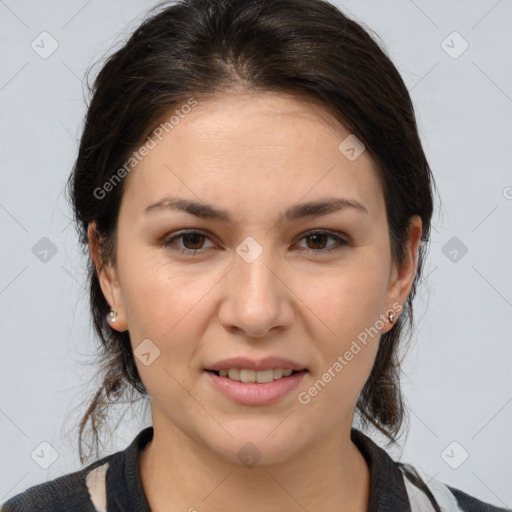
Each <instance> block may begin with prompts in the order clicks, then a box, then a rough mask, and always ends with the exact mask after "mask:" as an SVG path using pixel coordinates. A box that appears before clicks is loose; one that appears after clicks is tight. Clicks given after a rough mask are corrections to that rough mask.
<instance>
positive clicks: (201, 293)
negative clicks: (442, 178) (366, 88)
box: [100, 93, 421, 463]
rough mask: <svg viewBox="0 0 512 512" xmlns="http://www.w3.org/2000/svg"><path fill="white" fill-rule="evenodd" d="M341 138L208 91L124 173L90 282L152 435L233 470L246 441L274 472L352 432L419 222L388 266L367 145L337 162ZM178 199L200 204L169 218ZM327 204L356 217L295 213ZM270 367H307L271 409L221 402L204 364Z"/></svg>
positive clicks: (293, 104) (308, 114)
mask: <svg viewBox="0 0 512 512" xmlns="http://www.w3.org/2000/svg"><path fill="white" fill-rule="evenodd" d="M349 135H350V131H349V130H347V129H346V128H345V127H344V126H343V125H341V124H339V123H338V122H336V121H335V120H334V119H333V118H332V117H331V116H330V115H329V113H328V112H327V111H326V110H324V109H323V108H322V107H320V106H318V105H315V104H313V103H309V102H304V101H299V100H298V99H296V98H292V97H287V96H283V95H275V94H270V93H265V94H261V95H257V96H256V95H248V94H241V93H240V94H233V95H229V96H227V95H225V96H216V97H211V98H210V99H207V100H204V99H201V100H200V101H198V104H197V106H195V107H194V108H193V109H191V111H190V112H189V113H188V114H187V115H185V116H182V117H181V118H180V120H179V124H177V125H175V126H174V128H173V129H172V130H170V131H169V133H168V134H166V135H165V137H162V138H161V140H160V141H158V139H156V140H157V144H156V145H155V146H154V147H153V149H151V150H150V151H149V152H148V154H147V155H146V156H145V157H144V158H143V159H142V160H141V161H140V163H139V164H138V165H137V166H136V168H135V169H134V170H133V171H131V173H130V174H129V176H128V177H127V178H126V180H127V181H126V183H125V189H124V192H123V199H122V203H121V207H120V212H119V219H118V246H117V261H116V264H115V266H113V265H111V266H110V267H108V268H107V269H106V270H105V271H104V272H102V274H101V279H100V280H101V285H102V289H103V292H104V294H105V297H106V298H107V300H108V301H109V303H110V305H111V306H112V309H114V310H115V311H117V312H118V317H117V321H116V323H115V324H113V328H115V329H118V330H121V331H123V330H126V329H128V330H129V333H130V339H131V341H132V346H133V349H134V351H135V354H136V355H138V356H139V357H136V358H135V360H136V364H137V368H138V370H139V373H140V376H141V378H142V381H143V383H144V385H145V386H146V388H147V390H148V393H149V395H150V396H151V401H152V414H153V423H154V426H155V429H156V428H160V429H165V430H167V431H168V432H174V433H177V434H179V435H180V436H182V437H183V438H184V439H191V440H193V441H194V442H196V443H198V444H199V445H201V446H203V447H205V448H208V449H209V450H210V451H211V453H214V454H216V455H218V456H220V457H222V458H224V459H226V460H231V461H237V452H238V451H239V450H240V448H241V447H242V446H243V445H244V444H245V443H246V442H248V441H250V442H252V443H253V444H254V445H255V446H256V447H257V448H258V450H259V452H260V453H261V455H262V457H263V458H262V461H261V462H268V463H270V462H280V461H284V460H291V459H293V457H294V456H297V455H298V454H299V453H300V452H301V451H302V450H307V449H313V448H315V449H316V448H318V447H319V446H321V445H322V443H326V442H328V441H327V440H328V439H331V438H334V436H336V435H339V434H338V433H339V432H340V431H341V432H345V435H346V436H348V432H349V431H350V428H351V425H352V420H353V414H354V407H355V402H356V400H357V397H358V395H359V393H360V391H361V389H362V388H363V386H364V384H365V382H366V380H367V379H368V376H369V374H370V371H371V368H372V366H373V363H374V361H375V357H376V354H377V349H378V344H379V339H380V335H381V334H382V333H384V332H386V331H387V330H389V329H390V328H391V327H392V324H390V323H389V321H388V320H387V314H388V312H389V311H393V312H394V313H395V315H396V316H398V315H399V312H400V306H401V305H402V304H403V303H404V301H405V300H406V298H407V295H408V293H409V289H410V286H411V284H412V279H413V277H414V271H415V267H416V258H415V255H416V251H417V243H418V240H419V236H420V234H421V222H420V220H419V218H413V223H412V224H411V226H412V228H411V232H410V233H411V234H410V241H411V246H410V249H409V256H410V257H409V258H406V259H407V261H406V263H404V265H403V266H402V267H400V268H398V267H396V266H395V265H394V264H393V262H392V259H391V252H390V243H389V234H388V225H387V220H386V212H385V204H384V197H383V192H382V189H381V186H380V183H379V179H378V175H377V168H376V166H375V163H374V161H373V160H372V159H371V157H370V155H369V154H368V152H367V151H363V152H362V154H360V155H359V156H358V157H357V158H356V159H354V158H353V155H352V153H351V152H350V151H349V152H348V153H347V152H345V153H344V152H342V151H340V149H339V146H340V143H341V142H342V141H343V140H344V139H346V137H347V136H349ZM356 149H357V148H356ZM347 155H348V156H351V157H352V158H348V157H347ZM176 200H181V201H193V202H196V203H198V204H199V206H202V207H203V208H202V209H199V208H196V209H195V213H193V212H191V211H185V210H183V209H180V208H178V207H174V208H172V207H170V206H169V205H170V203H169V201H176ZM329 200H338V201H339V200H347V201H351V202H352V206H351V205H350V204H348V205H347V204H345V206H344V207H340V206H339V204H341V205H343V203H341V202H339V203H338V206H337V207H334V208H326V207H324V208H309V209H306V208H302V209H301V208H300V205H303V204H304V203H320V202H326V201H329ZM182 204H184V203H182ZM354 204H357V205H359V206H353V205H354ZM206 205H208V207H206ZM292 207H293V208H294V209H293V210H291V211H289V209H290V208H292ZM213 210H215V211H221V212H222V214H223V216H222V217H221V218H218V217H217V216H215V215H213V214H212V211H213ZM285 212H287V213H285ZM308 213H309V214H308ZM203 214H204V215H203ZM307 214H308V215H307ZM365 333H366V336H365ZM369 333H370V334H369ZM144 340H145V341H144ZM363 340H365V341H363ZM357 347H358V348H357ZM350 354H351V355H350ZM272 356H274V357H278V358H282V359H284V360H285V361H282V362H280V363H279V362H268V363H267V364H266V366H265V367H266V368H279V367H284V368H289V367H291V366H292V364H295V365H297V367H298V368H299V369H300V368H305V369H306V371H305V372H301V373H300V375H299V376H298V377H294V376H293V375H292V376H291V378H290V379H293V385H292V384H291V383H289V384H286V386H287V387H286V386H283V385H282V383H281V387H282V388H285V389H284V391H283V390H282V389H281V393H282V394H277V395H276V396H277V397H276V396H274V395H273V394H272V393H275V391H270V392H269V396H270V398H268V396H267V400H266V401H265V400H262V401H261V402H256V401H255V400H256V398H255V396H256V395H255V394H254V393H253V394H251V393H250V392H249V393H248V394H246V395H244V396H245V398H243V397H242V398H240V395H237V397H238V398H234V397H233V396H231V395H229V394H226V393H225V392H224V391H222V390H221V388H222V386H218V385H217V384H219V382H220V381H219V379H221V377H217V376H214V375H213V374H212V372H210V371H208V369H212V367H215V366H216V364H217V363H219V362H222V361H223V360H225V359H227V358H233V357H244V358H247V359H249V360H250V361H252V362H254V363H258V362H261V361H262V360H263V359H264V358H267V357H272ZM244 364H245V363H229V364H228V363H225V364H224V363H220V366H221V367H222V366H223V367H224V368H232V367H238V368H245V367H248V366H249V367H250V362H248V363H247V364H245V366H244ZM235 373H236V372H235ZM244 375H245V376H246V377H247V376H248V375H249V376H250V372H249V373H247V372H245V373H244ZM265 375H266V376H267V377H268V373H266V374H265ZM223 382H225V381H223ZM276 382H277V383H279V380H276V381H275V382H274V384H270V385H269V384H258V383H256V384H252V386H253V387H254V386H266V387H267V388H268V389H270V388H272V387H273V388H276V386H275V383H276ZM283 382H285V380H284V379H283ZM286 382H287V381H286ZM230 383H231V384H233V385H234V386H235V387H236V389H240V386H248V384H242V383H238V384H236V383H233V382H232V381H230ZM222 389H223V388H222ZM235 393H240V392H239V391H236V390H235ZM260 397H261V395H260ZM272 397H273V398H272ZM244 400H245V401H247V400H249V401H250V400H253V402H252V403H246V402H244Z"/></svg>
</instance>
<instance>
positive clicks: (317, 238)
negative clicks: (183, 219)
mask: <svg viewBox="0 0 512 512" xmlns="http://www.w3.org/2000/svg"><path fill="white" fill-rule="evenodd" d="M329 238H331V239H333V240H335V243H334V244H331V245H330V246H327V248H318V247H313V248H311V247H307V248H306V252H312V253H322V252H323V253H326V252H330V251H333V250H336V249H337V248H340V246H343V245H347V244H348V242H347V241H346V240H344V239H343V238H341V237H340V236H338V235H336V234H334V233H331V232H328V231H311V232H309V233H307V234H306V235H304V236H302V237H301V238H300V240H310V241H311V240H312V241H313V244H315V245H322V246H323V245H324V244H325V242H326V240H327V239H329ZM180 239H181V241H182V242H183V245H184V246H185V247H184V248H183V247H179V246H176V241H178V240H180ZM207 239H209V237H208V236H207V235H206V234H204V233H202V232H200V231H182V232H181V233H178V234H176V235H173V236H171V237H170V238H167V239H165V240H164V241H163V243H162V245H163V247H165V248H170V249H172V250H175V251H179V252H181V253H189V254H190V253H191V254H197V253H199V252H201V251H202V250H203V249H204V247H202V245H203V243H204V241H205V240H207ZM306 243H307V242H306ZM191 246H192V247H191ZM197 246H200V247H197Z"/></svg>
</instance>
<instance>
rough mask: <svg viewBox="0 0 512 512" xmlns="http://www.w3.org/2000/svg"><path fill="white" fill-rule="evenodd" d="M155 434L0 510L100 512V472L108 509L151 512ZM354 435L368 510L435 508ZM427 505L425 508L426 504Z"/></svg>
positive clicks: (450, 502)
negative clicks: (149, 464)
mask: <svg viewBox="0 0 512 512" xmlns="http://www.w3.org/2000/svg"><path fill="white" fill-rule="evenodd" d="M152 438H153V427H148V428H146V429H144V430H142V431H141V432H139V434H138V435H137V437H136V438H135V439H134V440H133V442H132V443H131V444H130V446H128V447H127V448H126V449H125V450H123V451H119V452H117V453H114V454H112V455H109V456H107V457H104V458H103V459H101V460H98V461H96V462H94V463H93V464H90V465H89V466H87V467H86V468H84V469H82V470H80V471H77V472H75V473H70V474H68V475H64V476H62V477H59V478H56V479H55V480H52V481H50V482H46V483H43V484H39V485H36V486H34V487H31V488H29V489H28V490H26V491H24V492H22V493H20V494H18V495H16V496H14V497H13V498H11V499H10V500H8V501H7V502H6V503H5V504H4V505H3V507H2V508H1V509H0V510H1V512H35V511H48V512H69V511H79V512H82V511H83V512H97V511H98V510H101V506H99V508H96V507H95V506H94V505H93V503H92V501H91V495H90V494H89V489H92V488H91V481H92V480H93V479H92V478H91V477H92V476H94V475H96V476H98V479H97V480H96V487H97V486H98V485H99V489H100V495H101V494H103V496H105V494H106V510H107V512H131V511H134V512H135V511H136V512H150V508H149V506H148V503H147V501H146V497H145V496H144V492H143V489H142V484H141V480H140V477H139V473H138V457H139V454H140V452H141V450H142V449H143V448H144V446H145V445H146V444H147V443H148V442H149V441H150V440H151V439H152ZM351 439H352V440H353V441H354V443H355V444H356V445H357V447H358V448H359V450H360V451H361V453H362V454H363V456H364V457H365V459H366V461H367V463H368V466H369V468H370V475H371V484H370V501H369V503H370V505H369V508H368V512H415V511H416V510H418V511H423V510H428V509H429V508H430V507H432V505H431V499H430V497H428V494H430V493H429V492H428V491H427V492H426V493H424V492H422V491H419V490H418V488H417V487H416V486H414V485H412V483H410V482H409V481H408V479H406V478H404V473H403V469H402V466H401V465H400V463H397V462H395V461H393V459H392V458H391V457H390V456H389V455H388V454H387V452H385V451H384V450H383V449H382V448H380V447H379V446H377V445H376V444H375V443H374V442H373V441H372V440H371V439H370V438H369V437H367V436H366V435H364V434H363V433H362V432H360V431H359V430H356V429H352V432H351ZM88 476H89V478H88ZM88 484H89V487H88ZM102 488H103V489H104V490H102ZM429 490H430V491H431V493H432V494H433V495H434V496H436V498H437V497H440V498H441V501H440V502H439V503H440V504H441V505H442V506H441V508H440V510H442V512H445V511H446V512H448V511H450V512H451V511H468V512H505V511H506V510H507V509H503V508H498V507H495V506H492V505H489V504H487V503H483V502H482V501H480V500H477V499H476V498H474V497H471V496H469V495H468V494H466V493H464V492H462V491H460V490H457V489H454V488H451V487H448V486H443V485H442V484H440V483H439V484H438V487H436V486H432V482H431V483H429ZM92 494H93V497H94V500H95V503H98V501H97V500H98V499H97V497H96V496H95V494H96V492H92ZM101 499H102V496H100V497H99V503H101ZM443 500H444V501H443ZM425 504H426V505H425ZM425 506H426V507H427V508H424V507H425ZM431 510H432V511H434V510H435V508H433V507H432V508H431ZM508 512H510V509H508Z"/></svg>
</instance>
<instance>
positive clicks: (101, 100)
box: [68, 0, 434, 462]
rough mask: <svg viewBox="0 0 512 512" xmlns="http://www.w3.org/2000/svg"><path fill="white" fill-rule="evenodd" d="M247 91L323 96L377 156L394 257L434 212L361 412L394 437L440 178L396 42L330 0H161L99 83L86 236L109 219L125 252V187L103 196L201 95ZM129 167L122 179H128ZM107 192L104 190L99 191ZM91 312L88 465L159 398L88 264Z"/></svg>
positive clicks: (110, 233) (87, 157) (82, 224)
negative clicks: (132, 407) (133, 414)
mask: <svg viewBox="0 0 512 512" xmlns="http://www.w3.org/2000/svg"><path fill="white" fill-rule="evenodd" d="M235 90H245V91H257V92H267V91H268V92H278V93H287V94H292V95H294V96H296V97H297V98H307V99H310V100H315V101H316V102H320V103H321V104H322V105H323V106H325V107H327V109H328V110H329V111H330V112H331V113H332V115H333V116H334V117H335V118H336V119H338V120H339V121H340V122H342V123H343V124H344V125H345V126H346V127H347V128H349V129H350V131H351V132H352V133H353V134H355V135H356V136H357V137H358V138H359V139H360V140H361V141H362V142H363V143H364V144H365V146H366V150H367V151H368V152H369V154H370V155H371V157H372V158H373V159H374V160H375V162H376V163H377V167H378V173H379V176H378V178H379V180H380V183H381V185H382V189H383V194H384V198H385V205H386V216H387V221H388V226H389V239H390V246H391V253H392V258H393V261H394V262H395V263H397V264H401V263H402V262H403V261H404V259H405V256H406V254H407V253H406V248H407V242H408V226H409V221H410V218H411V217H412V216H413V215H419V217H421V220H422V228H423V232H422V237H421V242H420V246H419V251H418V252H419V253H418V265H417V271H416V275H415V278H414V282H413V285H412V288H411V290H410V294H409V297H408V299H407V301H406V304H404V306H403V311H402V314H401V315H400V316H399V317H398V320H397V321H396V323H395V325H394V326H393V327H392V329H391V330H390V331H389V332H387V333H384V334H383V335H382V336H381V339H380V344H379V349H378V353H377V356H376V360H375V364H374V366H373V369H372V371H371V374H370V376H369V378H368V380H367V382H366V384H365V386H364V388H363V390H362V392H361V393H360V396H359V398H358V401H357V404H356V413H357V414H358V417H359V418H360V420H361V422H362V426H363V427H368V426H370V425H371V426H373V427H375V428H376V429H378V430H379V431H380V432H382V433H383V434H384V435H385V436H386V437H387V438H388V439H389V440H390V442H392V443H396V440H397V436H398V434H399V432H400V429H401V427H402V424H403V421H404V419H405V418H406V409H405V406H404V403H403V399H402V394H401V390H400V381H399V373H400V359H399V356H398V348H399V344H404V343H406V341H407V342H408V341H410V337H409V339H408V340H403V338H404V335H405V332H406V327H407V326H408V327H409V328H410V330H411V332H412V326H413V308H412V300H413V298H414V296H415V294H416V289H417V285H418V282H419V280H420V279H421V276H422V268H423V261H424V257H425V250H426V248H427V247H426V244H427V242H428V241H429V237H430V223H431V217H432V213H433V195H432V192H433V186H434V182H433V177H432V175H431V170H430V167H429V164H428V162H427V159H426V157H425V154H424V151H423V148H422V145H421V142H420V138H419V134H418V128H417V124H416V118H415V114H414V109H413V105H412V102H411V98H410V96H409V92H408V90H407V88H406V86H405V84H404V82H403V80H402V78H401V77H400V74H399V73H398V71H397V69H396V68H395V66H394V65H393V63H392V62H391V60H390V59H389V57H388V55H387V53H386V50H385V49H384V47H383V45H380V44H379V43H377V42H376V40H375V39H374V38H373V37H372V36H371V35H370V32H369V31H368V30H365V29H363V28H362V26H361V25H360V24H358V23H356V22H355V21H353V20H351V19H349V18H348V17H346V16H345V15H344V14H343V13H342V12H340V10H338V9H337V8H336V7H335V6H333V5H331V4H329V3H328V2H326V1H323V0H250V1H248V0H181V1H179V2H177V3H173V4H171V5H159V6H157V8H156V9H155V11H154V12H152V13H151V14H150V16H149V17H147V18H146V20H145V21H144V22H143V23H142V24H141V25H140V26H139V28H137V30H136V31H135V32H134V33H133V34H132V35H131V37H130V38H129V40H128V41H127V42H126V44H124V46H123V47H122V48H120V49H119V50H118V51H116V52H115V53H114V54H113V55H111V56H110V57H109V58H108V60H107V61H106V63H105V64H104V66H103V67H102V69H101V71H100V72H99V74H98V75H97V78H96V79H95V82H94V85H93V87H92V91H91V92H92V99H91V101H90V105H89V108H88V112H87V117H86V120H85V124H84V128H83V134H82V137H81V143H80V147H79V152H78V157H77V159H76V162H75V165H74V168H73V171H72V174H71V176H70V178H69V182H68V187H69V193H70V197H71V200H72V205H73V209H74V215H75V219H76V225H77V228H78V232H79V237H80V242H81V243H82V244H83V246H84V251H87V246H88V244H89V240H88V234H87V233H88V227H89V224H90V223H94V224H95V226H96V233H97V236H98V241H99V243H100V248H101V264H102V265H105V264H107V263H108V262H115V260H116V226H117V219H118V212H119V206H120V201H121V197H122V194H123V188H124V187H123V185H124V182H125V180H121V182H120V183H119V184H117V186H113V187H111V190H109V191H108V193H104V190H105V189H104V188H102V187H103V186H104V184H105V183H106V182H108V181H109V180H112V177H113V176H114V175H115V174H116V173H119V170H120V169H121V168H123V166H125V164H126V162H127V161H129V159H130V157H131V155H132V154H133V152H134V151H135V150H137V148H138V147H140V146H141V144H143V143H144V142H145V141H147V140H148V137H149V136H150V135H151V133H152V132H153V130H154V129H155V128H156V127H157V126H158V124H159V123H160V122H161V120H162V118H163V117H164V116H166V115H170V113H172V111H173V110H174V109H176V108H177V107H179V106H180V105H184V104H187V102H188V101H189V100H190V98H195V99H196V100H199V101H200V99H201V97H206V96H211V95H212V94H216V93H229V92H230V91H235ZM118 175H119V174H118ZM99 190H101V191H102V192H101V194H100V193H98V191H99ZM88 272H89V274H88V279H89V288H90V308H91V312H92V318H93V322H94V327H95V331H96V333H97V335H98V336H99V339H100V341H101V361H100V363H101V364H100V371H101V376H102V381H103V382H102V385H101V387H100V389H98V390H97V392H96V393H95V395H94V397H93V399H92V401H91V403H90V405H89V407H88V409H87V411H86V413H85V415H84V416H83V418H82V420H81V423H80V428H79V449H80V458H81V460H82V462H83V461H84V460H85V455H84V454H85V445H86V442H85V441H86V438H89V439H90V441H91V442H90V443H88V447H89V449H92V447H93V446H96V453H97V447H98V439H99V436H100V434H101V430H102V428H103V427H104V424H105V421H106V416H107V414H106V413H107V411H108V406H109V405H110V404H111V403H113V402H114V403H115V402H116V401H117V400H119V399H121V398H122V397H123V396H126V395H127V394H129V393H135V396H140V397H141V398H142V397H144V396H145V395H147V391H146V389H145V387H144V384H143V383H142V381H141V379H140V377H139V374H138V372H137V368H136V365H135V362H134V357H133V353H132V349H131V344H130V337H129V332H128V331H125V332H118V331H116V330H113V329H111V328H110V327H109V325H108V324H107V322H106V315H107V313H108V312H109V311H110V307H109V304H108V302H107V301H106V299H105V297H104V295H103V293H102V290H101V288H100V283H99V279H98V270H97V269H96V268H95V266H94V264H93V262H92V260H91V259H89V262H88Z"/></svg>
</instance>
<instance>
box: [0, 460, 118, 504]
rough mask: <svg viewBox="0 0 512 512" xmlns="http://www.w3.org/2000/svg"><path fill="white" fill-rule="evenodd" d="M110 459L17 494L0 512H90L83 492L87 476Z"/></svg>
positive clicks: (85, 493)
mask: <svg viewBox="0 0 512 512" xmlns="http://www.w3.org/2000/svg"><path fill="white" fill-rule="evenodd" d="M113 457H115V454H114V455H109V456H107V457H104V458H103V459H101V460H98V461H96V462H94V463H92V464H90V465H89V466H87V467H85V468H83V469H81V470H79V471H75V472H74V473H69V474H67V475H63V476H61V477H58V478H55V479H54V480H50V481H48V482H44V483H41V484H38V485H34V486H33V487H29V488H28V489H27V490H25V491H23V492H21V493H19V494H17V495H16V496H14V497H12V498H11V499H9V500H8V501H6V502H5V503H4V504H3V505H1V506H0V512H35V511H41V510H51V511H52V512H68V511H69V510H80V511H83V512H88V511H91V512H94V511H95V508H94V506H93V505H92V502H91V500H90V496H89V491H88V489H87V484H86V478H87V475H88V474H89V473H90V472H91V471H92V470H93V469H95V468H96V467H98V466H100V465H103V464H105V463H106V462H110V461H111V459H112V458H113Z"/></svg>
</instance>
